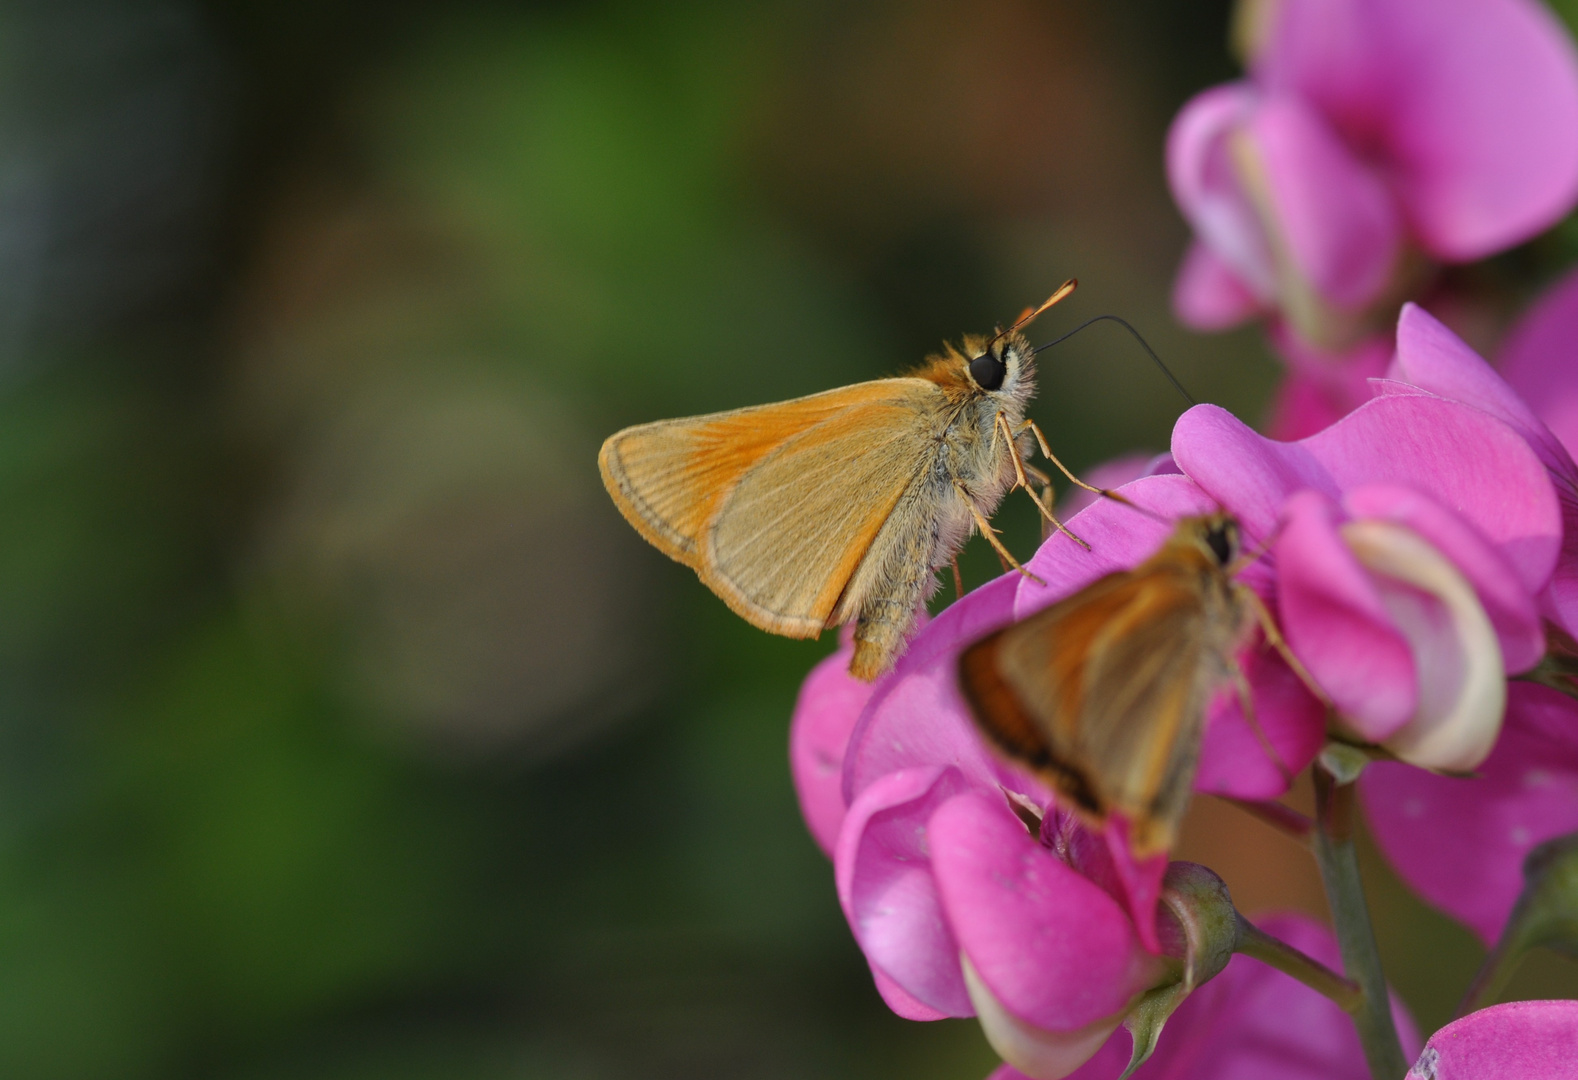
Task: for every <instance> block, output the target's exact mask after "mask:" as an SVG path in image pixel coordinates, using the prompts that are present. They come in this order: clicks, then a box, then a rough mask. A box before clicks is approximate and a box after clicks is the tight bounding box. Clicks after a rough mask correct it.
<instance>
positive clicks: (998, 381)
mask: <svg viewBox="0 0 1578 1080" xmlns="http://www.w3.org/2000/svg"><path fill="white" fill-rule="evenodd" d="M1007 374H1008V365H1007V364H1005V363H1003V362H1002V360H1000V359H998V358H997V357H995V356H993V355H992V354H991V353H990V352H984V353H982V354H981V355H980V356H977V357H976V358H975V359H974V360H971V361H970V378H972V379H974V380H975V384H976V385H977V386H979V387H980V388H981V389H982V390H996V389H998V388H1000V387H1001V386H1002V385H1003V377H1004V376H1006V375H1007Z"/></svg>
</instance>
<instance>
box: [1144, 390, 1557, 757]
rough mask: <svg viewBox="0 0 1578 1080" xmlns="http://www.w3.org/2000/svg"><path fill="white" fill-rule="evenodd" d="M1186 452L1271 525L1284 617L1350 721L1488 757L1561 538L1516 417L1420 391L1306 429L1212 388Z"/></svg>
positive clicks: (1402, 744) (1526, 657) (1267, 533)
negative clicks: (1240, 416) (1276, 422)
mask: <svg viewBox="0 0 1578 1080" xmlns="http://www.w3.org/2000/svg"><path fill="white" fill-rule="evenodd" d="M1173 458H1174V460H1175V461H1176V462H1177V463H1178V465H1179V467H1180V468H1182V469H1183V470H1184V472H1186V473H1187V474H1188V475H1189V477H1190V478H1191V479H1192V480H1194V482H1195V483H1197V484H1198V485H1199V486H1200V487H1201V488H1202V489H1203V490H1204V491H1205V492H1207V493H1208V494H1209V495H1211V496H1212V497H1213V498H1214V499H1215V500H1216V501H1217V502H1218V503H1219V504H1220V505H1222V506H1224V507H1226V508H1227V509H1229V510H1231V511H1232V512H1233V513H1235V514H1236V515H1237V516H1238V518H1239V520H1240V522H1241V523H1242V524H1243V526H1244V530H1245V533H1246V535H1247V536H1250V537H1261V538H1267V539H1272V538H1274V540H1273V541H1272V548H1271V556H1272V561H1273V562H1274V576H1275V596H1276V601H1277V607H1278V616H1279V620H1280V625H1281V628H1282V631H1283V634H1284V636H1285V637H1286V638H1287V641H1288V643H1289V645H1290V646H1291V647H1292V650H1293V652H1294V653H1295V654H1296V655H1297V656H1298V657H1299V659H1300V660H1301V661H1302V662H1303V664H1304V666H1305V667H1306V668H1307V669H1308V670H1309V672H1310V673H1311V675H1312V676H1313V678H1314V680H1315V682H1316V683H1317V684H1318V685H1319V686H1320V687H1321V688H1322V690H1323V691H1324V692H1325V694H1326V695H1327V696H1328V697H1329V699H1330V700H1331V702H1332V703H1333V705H1334V706H1335V708H1336V712H1337V717H1338V722H1339V724H1340V725H1341V726H1342V727H1343V728H1344V729H1345V730H1346V732H1347V734H1348V735H1350V736H1351V737H1353V738H1355V739H1357V740H1359V741H1362V742H1368V743H1377V744H1380V745H1383V746H1386V747H1388V748H1389V749H1391V750H1392V751H1393V752H1394V753H1396V754H1397V755H1398V756H1399V757H1401V758H1402V759H1403V760H1407V761H1412V762H1414V763H1416V764H1420V765H1424V766H1426V767H1429V768H1435V769H1452V770H1464V769H1471V768H1473V767H1474V766H1475V765H1476V764H1478V763H1479V761H1481V760H1483V758H1484V756H1485V755H1486V754H1488V753H1489V752H1490V749H1491V747H1492V746H1493V745H1494V742H1495V737H1496V734H1497V732H1498V731H1499V728H1500V724H1501V718H1502V712H1503V704H1504V700H1505V699H1504V695H1505V677H1506V675H1507V673H1508V672H1513V673H1516V672H1520V671H1525V670H1528V669H1529V668H1531V667H1533V666H1534V665H1535V664H1536V663H1537V662H1538V661H1539V659H1540V657H1541V656H1542V655H1543V653H1544V638H1543V634H1542V630H1541V624H1540V619H1539V613H1538V609H1537V607H1536V605H1535V600H1534V597H1535V596H1537V595H1538V594H1539V593H1540V591H1541V590H1542V589H1543V588H1544V586H1545V585H1546V582H1547V580H1548V579H1549V578H1550V576H1551V572H1552V569H1553V567H1554V565H1555V561H1556V556H1557V552H1558V548H1559V546H1560V544H1561V539H1562V529H1561V517H1560V513H1559V510H1558V506H1557V500H1556V496H1555V493H1554V491H1553V489H1552V486H1551V482H1550V479H1549V476H1548V474H1547V472H1546V470H1545V468H1544V466H1543V464H1542V463H1541V461H1540V459H1539V457H1538V456H1537V455H1536V454H1535V453H1534V451H1533V450H1532V449H1531V448H1530V446H1529V444H1528V443H1527V442H1526V441H1525V440H1524V438H1523V437H1522V436H1521V435H1520V434H1519V432H1518V431H1516V430H1514V429H1513V428H1512V427H1511V426H1509V425H1508V424H1506V423H1504V422H1502V421H1501V420H1499V419H1497V418H1496V417H1494V416H1492V415H1490V414H1488V413H1486V412H1484V411H1482V410H1479V409H1475V408H1473V407H1470V406H1468V405H1464V404H1462V403H1459V402H1453V401H1447V400H1443V399H1440V398H1435V397H1431V396H1427V395H1423V394H1418V393H1417V392H1415V393H1414V394H1412V395H1387V396H1382V397H1379V398H1376V399H1374V400H1372V401H1370V402H1368V403H1366V404H1364V405H1362V406H1360V407H1359V408H1358V409H1356V410H1355V411H1354V412H1352V413H1350V414H1349V415H1348V416H1346V417H1344V418H1343V419H1342V420H1340V421H1339V422H1338V423H1336V424H1334V425H1333V426H1331V427H1330V428H1327V429H1326V430H1325V431H1322V432H1319V433H1318V434H1316V435H1312V436H1310V437H1308V438H1305V439H1302V440H1299V441H1297V442H1278V441H1276V440H1272V439H1267V438H1265V437H1263V436H1261V435H1258V434H1256V433H1255V432H1253V431H1251V430H1250V429H1249V428H1248V427H1246V426H1245V425H1244V424H1243V423H1242V422H1240V421H1239V420H1237V419H1236V418H1234V417H1233V416H1231V415H1230V414H1229V413H1227V412H1226V411H1224V410H1222V409H1219V408H1216V407H1214V406H1199V407H1197V408H1195V409H1192V410H1190V411H1189V412H1187V413H1185V414H1184V416H1183V417H1181V418H1180V419H1179V421H1178V425H1177V427H1176V428H1175V429H1174V432H1173Z"/></svg>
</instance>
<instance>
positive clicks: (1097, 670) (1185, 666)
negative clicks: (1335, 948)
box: [960, 568, 1222, 853]
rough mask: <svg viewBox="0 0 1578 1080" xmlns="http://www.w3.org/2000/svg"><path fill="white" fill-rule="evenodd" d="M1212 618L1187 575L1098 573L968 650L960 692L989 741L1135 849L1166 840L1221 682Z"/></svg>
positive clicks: (1157, 846)
mask: <svg viewBox="0 0 1578 1080" xmlns="http://www.w3.org/2000/svg"><path fill="white" fill-rule="evenodd" d="M1211 619H1212V612H1211V611H1210V608H1209V605H1208V603H1207V602H1206V601H1205V600H1204V599H1203V598H1202V594H1201V591H1200V589H1199V587H1198V584H1197V583H1196V582H1195V581H1193V580H1192V579H1191V576H1190V575H1188V574H1183V573H1176V572H1170V571H1169V570H1167V569H1166V568H1155V569H1142V570H1137V571H1128V572H1120V573H1115V574H1110V575H1108V576H1107V577H1105V578H1102V579H1101V580H1099V581H1097V582H1095V583H1094V584H1092V585H1090V586H1088V587H1087V588H1085V589H1083V590H1081V591H1080V592H1078V593H1076V594H1075V595H1074V596H1072V597H1069V598H1068V599H1067V600H1064V601H1062V602H1061V603H1059V604H1055V605H1053V606H1052V607H1050V608H1047V609H1046V610H1045V611H1042V612H1038V613H1037V614H1035V615H1032V616H1030V617H1029V618H1028V619H1025V620H1024V621H1022V622H1019V623H1016V624H1014V625H1012V626H1009V627H1007V628H1005V629H1003V630H1001V631H999V632H998V633H996V634H994V635H993V636H992V637H990V638H987V639H986V640H985V641H983V642H980V643H979V644H977V645H975V646H972V647H971V648H970V649H969V650H967V651H966V652H965V653H964V655H963V656H962V657H961V660H960V686H961V689H962V690H963V691H964V694H965V696H966V698H967V699H969V700H970V702H971V704H972V705H973V706H974V708H975V712H976V715H977V718H978V720H979V721H980V722H981V726H982V727H983V729H984V730H985V731H986V732H987V734H988V735H989V736H990V737H991V738H992V739H993V741H994V742H996V743H997V744H998V746H999V748H1000V749H1001V750H1002V751H1003V752H1004V753H1006V754H1008V755H1009V756H1010V757H1012V758H1015V759H1017V760H1020V761H1022V762H1024V764H1026V765H1027V766H1029V767H1031V768H1032V769H1035V770H1036V771H1038V772H1040V773H1041V774H1042V775H1044V776H1046V777H1047V778H1048V780H1049V781H1050V782H1051V783H1052V784H1053V785H1054V787H1055V788H1056V790H1058V791H1059V792H1060V793H1061V794H1062V795H1063V796H1064V797H1065V798H1067V799H1069V800H1071V801H1072V802H1074V803H1075V804H1076V805H1077V806H1079V807H1080V808H1081V809H1083V810H1084V811H1086V813H1087V814H1089V815H1091V816H1093V817H1095V818H1098V819H1101V818H1105V817H1106V815H1107V814H1109V813H1111V812H1113V811H1119V812H1121V813H1123V814H1124V816H1125V817H1127V818H1128V819H1129V820H1130V822H1131V823H1132V825H1133V831H1132V833H1131V840H1132V843H1133V845H1134V848H1135V850H1136V851H1137V852H1140V853H1144V852H1147V851H1153V850H1159V849H1161V848H1164V847H1166V846H1168V845H1169V844H1170V842H1171V840H1172V837H1173V834H1174V832H1175V831H1176V827H1177V823H1178V820H1179V818H1180V817H1181V816H1182V814H1183V810H1184V808H1185V806H1186V805H1187V802H1188V797H1189V790H1190V785H1191V783H1192V781H1193V778H1194V769H1195V763H1196V761H1197V760H1198V757H1199V743H1200V736H1201V732H1202V730H1203V726H1204V718H1205V707H1206V704H1207V701H1208V699H1209V696H1210V694H1211V692H1212V691H1213V690H1214V688H1215V685H1216V683H1217V681H1218V679H1219V678H1220V671H1221V666H1222V661H1221V658H1220V657H1216V656H1214V655H1213V642H1215V641H1216V640H1217V639H1218V638H1219V637H1220V636H1221V635H1220V634H1216V633H1212V632H1211V630H1212V627H1211V625H1210V624H1211Z"/></svg>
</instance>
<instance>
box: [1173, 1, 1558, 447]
mask: <svg viewBox="0 0 1578 1080" xmlns="http://www.w3.org/2000/svg"><path fill="white" fill-rule="evenodd" d="M1241 16H1242V18H1241V25H1243V26H1245V27H1247V28H1248V33H1247V34H1246V38H1247V40H1246V42H1245V45H1246V51H1247V56H1246V60H1247V66H1248V78H1247V79H1245V80H1242V81H1239V82H1235V83H1229V84H1226V85H1224V86H1219V87H1216V88H1214V89H1211V90H1207V91H1205V92H1204V93H1202V94H1200V95H1198V96H1197V97H1195V98H1194V99H1193V100H1192V101H1190V102H1189V103H1188V104H1186V105H1185V106H1184V108H1183V110H1182V111H1181V112H1180V113H1179V115H1178V117H1177V119H1176V120H1175V121H1174V123H1173V126H1172V130H1171V131H1170V133H1169V135H1168V142H1167V171H1168V179H1169V182H1170V184H1171V187H1172V191H1173V195H1174V198H1175V199H1176V200H1177V202H1178V205H1179V207H1180V209H1181V210H1182V211H1183V215H1184V217H1185V218H1186V219H1187V220H1188V221H1189V223H1190V225H1191V226H1192V228H1193V229H1194V233H1195V242H1194V245H1193V247H1192V248H1191V249H1190V250H1189V252H1188V254H1187V255H1186V256H1185V258H1184V262H1183V265H1182V268H1181V269H1180V272H1179V276H1178V280H1177V283H1176V286H1175V290H1174V306H1175V309H1176V311H1177V313H1178V315H1179V317H1180V318H1181V319H1182V320H1183V321H1184V322H1185V323H1187V324H1188V325H1191V326H1194V327H1196V328H1198V329H1203V330H1211V329H1222V328H1226V327H1229V326H1232V325H1235V324H1237V323H1239V322H1242V321H1243V320H1245V319H1247V318H1249V317H1251V316H1253V315H1256V314H1264V315H1269V316H1271V317H1272V321H1273V325H1274V326H1277V327H1278V328H1279V333H1282V334H1285V335H1286V336H1287V337H1288V338H1291V339H1293V340H1295V341H1297V342H1298V347H1297V348H1296V349H1288V350H1286V351H1289V352H1290V353H1291V354H1292V355H1291V356H1290V359H1291V360H1292V362H1293V364H1294V368H1295V373H1296V374H1295V382H1297V383H1301V384H1302V386H1301V389H1300V393H1301V395H1302V396H1303V397H1304V398H1305V399H1306V400H1305V404H1306V405H1307V404H1309V403H1310V401H1313V400H1318V399H1321V398H1322V397H1325V398H1328V399H1329V398H1331V397H1332V395H1334V394H1335V395H1336V396H1337V397H1338V398H1339V399H1340V397H1341V396H1342V393H1343V390H1344V387H1343V386H1342V385H1340V384H1341V382H1342V381H1343V380H1341V379H1340V378H1338V379H1336V380H1333V379H1330V378H1327V379H1322V378H1321V377H1319V376H1317V375H1315V374H1312V372H1313V371H1315V370H1316V369H1319V368H1321V367H1323V366H1325V367H1342V366H1345V360H1346V357H1347V356H1348V355H1349V354H1350V352H1351V351H1352V350H1354V349H1356V348H1357V350H1358V352H1359V353H1360V354H1361V355H1367V354H1368V353H1371V352H1373V351H1374V350H1375V349H1376V348H1384V344H1382V345H1378V344H1376V341H1375V338H1376V336H1377V335H1378V334H1379V333H1380V331H1381V330H1382V329H1383V328H1382V327H1381V326H1380V325H1379V324H1378V320H1383V319H1384V320H1387V321H1389V318H1390V313H1391V311H1392V310H1393V308H1394V305H1395V304H1396V303H1397V302H1398V301H1399V300H1401V299H1404V298H1405V297H1406V296H1408V295H1409V294H1411V293H1413V292H1416V291H1417V290H1418V289H1419V288H1420V286H1421V285H1422V284H1424V283H1425V282H1426V281H1427V280H1428V278H1429V276H1430V268H1431V267H1432V265H1435V264H1443V263H1462V262H1470V261H1473V260H1476V259H1480V258H1484V257H1485V256H1487V255H1490V254H1492V253H1494V252H1497V251H1501V250H1504V249H1505V248H1508V247H1510V246H1512V245H1514V244H1517V243H1520V242H1522V241H1523V240H1526V239H1528V238H1529V237H1531V236H1533V235H1535V234H1537V233H1539V232H1541V231H1543V230H1544V229H1546V228H1548V227H1549V226H1550V225H1552V224H1554V223H1555V222H1556V221H1557V220H1558V219H1559V218H1561V217H1562V216H1563V215H1564V214H1565V213H1567V211H1568V210H1569V209H1571V207H1572V205H1573V203H1574V201H1575V200H1578V56H1575V53H1574V50H1573V46H1572V42H1571V41H1570V39H1569V38H1568V36H1567V33H1566V31H1565V30H1564V29H1563V28H1562V27H1561V25H1560V23H1558V22H1557V20H1556V19H1555V17H1554V16H1553V15H1552V14H1551V13H1550V12H1549V11H1547V10H1546V9H1545V8H1544V6H1543V5H1541V4H1539V3H1537V2H1536V0H1248V2H1247V3H1246V4H1245V5H1244V10H1243V11H1242V12H1241ZM1301 369H1302V372H1303V373H1302V374H1300V372H1301ZM1347 381H1348V383H1349V386H1348V389H1352V385H1351V384H1352V380H1351V379H1350V380H1347ZM1334 382H1335V383H1336V385H1334ZM1359 389H1360V390H1361V393H1360V395H1359V397H1358V398H1357V399H1355V400H1353V401H1352V402H1349V403H1346V404H1350V405H1351V404H1357V402H1358V401H1360V400H1363V394H1362V387H1361V388H1359ZM1338 404H1339V406H1340V405H1342V404H1344V403H1343V402H1341V401H1340V400H1339V401H1338ZM1292 407H1293V403H1286V404H1285V405H1284V409H1285V410H1286V409H1289V408H1292ZM1307 430H1308V429H1301V430H1299V431H1297V433H1298V434H1303V433H1305V432H1306V431H1307Z"/></svg>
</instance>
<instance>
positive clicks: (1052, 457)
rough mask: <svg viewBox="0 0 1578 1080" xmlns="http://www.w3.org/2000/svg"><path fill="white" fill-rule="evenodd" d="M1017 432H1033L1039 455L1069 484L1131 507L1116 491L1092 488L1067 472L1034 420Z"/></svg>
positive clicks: (1020, 426)
mask: <svg viewBox="0 0 1578 1080" xmlns="http://www.w3.org/2000/svg"><path fill="white" fill-rule="evenodd" d="M1019 431H1020V433H1021V434H1022V433H1024V432H1026V431H1029V432H1033V433H1034V434H1035V437H1036V442H1037V443H1038V444H1040V446H1041V453H1042V455H1044V456H1045V457H1046V459H1047V460H1048V461H1050V462H1051V463H1052V464H1054V465H1056V466H1057V468H1058V472H1060V473H1062V474H1063V475H1064V476H1066V477H1068V478H1069V480H1070V482H1072V483H1074V484H1076V485H1078V486H1079V487H1082V488H1084V489H1085V490H1086V491H1088V492H1090V493H1091V494H1092V495H1100V496H1102V497H1103V498H1107V499H1113V500H1115V501H1117V502H1120V503H1123V504H1125V505H1127V506H1133V505H1134V504H1133V503H1131V502H1129V500H1128V499H1125V498H1124V497H1123V496H1122V495H1119V494H1118V493H1117V492H1116V491H1110V490H1108V489H1107V488H1099V487H1093V486H1091V485H1090V484H1087V483H1085V481H1083V480H1081V479H1080V478H1079V477H1077V476H1075V475H1074V474H1073V473H1071V472H1069V471H1068V466H1066V465H1064V464H1063V463H1062V462H1061V461H1059V460H1058V459H1057V455H1056V454H1054V453H1053V452H1052V447H1051V446H1050V445H1048V443H1047V437H1046V436H1045V435H1043V434H1042V433H1041V429H1040V428H1039V427H1037V426H1036V422H1035V421H1034V420H1026V421H1025V422H1024V423H1023V424H1020V425H1019Z"/></svg>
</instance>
